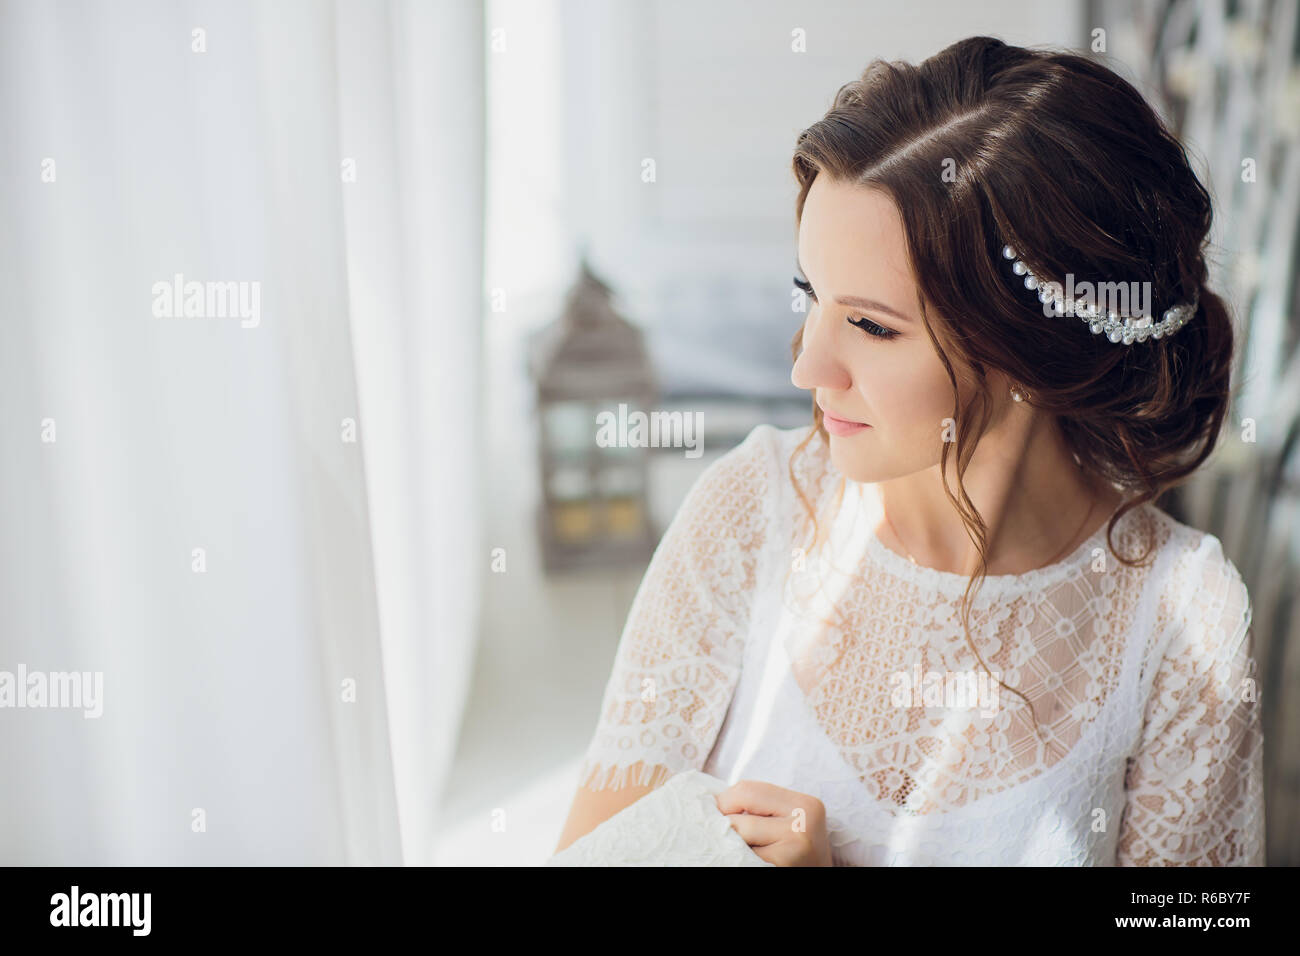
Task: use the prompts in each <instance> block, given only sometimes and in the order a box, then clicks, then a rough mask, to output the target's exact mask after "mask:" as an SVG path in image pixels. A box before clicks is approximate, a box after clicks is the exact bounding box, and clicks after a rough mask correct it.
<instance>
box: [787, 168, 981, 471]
mask: <svg viewBox="0 0 1300 956" xmlns="http://www.w3.org/2000/svg"><path fill="white" fill-rule="evenodd" d="M798 259H799V262H798V265H799V268H800V269H801V270H803V274H802V276H800V278H801V279H803V280H806V281H807V282H808V283H809V284H810V285H811V288H812V292H811V294H810V295H809V296H808V301H807V305H808V314H807V317H806V318H805V320H804V327H803V343H802V347H803V352H802V353H801V354H800V356H799V358H798V359H797V360H796V361H795V363H794V369H793V370H792V371H791V374H790V379H791V381H792V382H794V384H795V385H796V386H798V387H799V388H804V389H808V390H809V391H811V392H812V393H813V397H814V399H815V400H816V402H817V404H818V405H820V406H821V408H822V413H823V417H824V418H823V420H824V422H825V427H826V431H827V433H828V434H829V435H830V443H831V458H832V461H833V462H834V464H835V466H836V468H838V469H839V471H840V472H841V473H843V474H844V475H845V476H846V477H848V478H850V479H852V480H854V481H861V482H878V481H887V480H889V479H892V478H898V477H900V476H903V475H909V474H912V473H914V472H917V471H921V470H922V469H926V468H930V467H933V466H936V465H937V464H938V463H939V460H940V455H941V454H942V451H943V441H944V440H945V437H946V438H947V440H949V441H952V440H954V433H955V428H953V427H945V426H946V425H949V426H950V425H951V423H950V422H945V419H950V418H951V416H952V414H953V398H952V384H951V383H950V381H949V380H948V374H947V372H946V371H945V370H944V367H943V363H942V362H941V361H940V359H939V355H938V353H937V352H936V351H935V348H934V345H933V344H932V343H931V342H930V337H929V336H928V335H927V334H926V331H925V327H924V326H923V325H922V324H921V316H920V310H919V305H918V301H917V299H918V290H917V285H916V281H915V279H914V278H913V275H912V271H911V268H910V266H909V265H908V259H907V251H906V246H905V240H904V235H903V224H902V220H901V218H900V216H899V214H898V210H897V208H896V207H895V206H894V203H893V200H892V199H890V198H889V196H888V195H886V194H885V193H883V192H881V191H880V190H877V189H873V188H869V187H864V186H855V185H850V184H846V183H840V182H834V181H832V180H830V179H828V178H827V177H826V176H824V175H819V176H817V178H816V179H815V180H813V184H812V187H811V188H810V189H809V191H808V195H807V197H806V199H805V202H804V208H803V217H802V219H801V220H800V223H799V252H798ZM804 291H805V292H807V291H808V287H807V286H805V287H804ZM931 321H934V313H933V310H931ZM954 369H955V370H956V371H958V373H959V374H960V370H959V369H957V368H956V365H955V364H954ZM964 398H965V393H964V389H963V399H964ZM832 416H834V418H839V419H845V420H847V421H848V422H856V423H860V425H865V426H866V427H853V426H851V425H839V424H837V423H836V422H835V421H834V418H833V417H832Z"/></svg>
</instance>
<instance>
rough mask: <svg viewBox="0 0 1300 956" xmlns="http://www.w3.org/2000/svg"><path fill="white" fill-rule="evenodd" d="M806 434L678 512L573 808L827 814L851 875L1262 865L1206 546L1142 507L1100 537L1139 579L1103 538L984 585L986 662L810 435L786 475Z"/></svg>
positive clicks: (631, 625) (1211, 555)
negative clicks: (668, 783) (747, 780)
mask: <svg viewBox="0 0 1300 956" xmlns="http://www.w3.org/2000/svg"><path fill="white" fill-rule="evenodd" d="M806 435H807V429H802V428H801V429H789V430H778V429H775V428H771V427H770V426H760V427H759V428H756V429H755V430H754V431H753V432H752V433H751V434H750V436H749V437H748V438H747V439H746V440H745V442H744V443H742V444H741V445H740V446H738V447H737V448H735V449H732V450H731V451H729V452H728V453H727V454H725V455H723V456H722V457H721V458H720V459H719V460H717V461H715V462H713V463H712V464H711V465H710V466H709V467H708V468H707V469H706V470H705V472H704V473H703V474H702V475H701V477H700V479H699V480H698V481H697V482H696V484H695V486H694V487H693V488H692V490H691V492H690V494H689V495H688V496H687V500H686V502H685V503H684V504H683V506H682V508H681V509H680V510H679V512H678V514H677V516H676V518H675V519H674V521H673V523H672V525H671V526H670V528H669V530H668V532H667V533H666V534H665V536H664V539H663V541H661V543H660V546H659V548H658V550H657V551H656V553H655V556H654V558H653V559H652V561H651V564H650V567H649V568H648V569H647V572H646V575H645V578H644V579H643V581H642V584H641V588H640V589H639V590H638V593H637V596H636V599H635V600H634V602H633V607H632V610H631V612H630V614H629V617H628V622H627V625H626V628H625V630H624V633H623V638H622V640H621V642H620V644H619V649H618V653H617V656H616V661H615V666H614V670H613V673H612V674H611V677H610V681H609V683H608V685H607V686H606V690H605V696H604V700H603V703H602V710H601V715H600V720H599V725H598V727H597V731H596V734H595V736H594V737H593V740H592V742H591V745H590V747H589V748H588V752H587V754H586V759H585V761H584V765H583V772H582V782H583V783H584V784H585V785H587V786H589V787H592V788H596V789H600V788H604V787H619V786H623V785H625V784H626V783H630V782H635V783H642V784H651V785H653V786H658V785H659V784H660V783H662V782H664V781H665V780H666V779H667V778H668V777H669V776H670V775H673V774H679V773H682V772H683V771H687V770H692V769H705V770H706V771H708V772H711V773H715V774H718V775H719V776H725V777H728V778H730V779H732V780H735V779H742V778H744V777H754V778H756V779H768V780H769V782H772V783H776V784H778V785H780V786H786V787H789V788H791V789H796V790H800V791H802V792H806V793H812V794H814V795H816V796H818V797H819V799H821V800H822V801H823V802H824V803H825V804H826V806H827V811H828V826H829V828H830V829H831V839H832V844H833V846H834V848H835V857H836V862H837V863H844V864H852V863H857V864H875V863H880V864H890V863H894V864H907V863H924V862H940V863H944V862H958V863H960V862H998V861H1002V862H1008V863H1020V862H1033V863H1040V864H1041V863H1044V862H1046V863H1049V864H1050V863H1058V864H1071V863H1073V864H1080V863H1082V864H1101V865H1111V864H1119V865H1220V866H1222V865H1241V864H1260V863H1262V862H1263V796H1262V794H1263V788H1262V783H1263V781H1262V771H1263V768H1262V760H1263V758H1262V732H1261V729H1260V721H1259V713H1258V705H1257V703H1256V697H1257V694H1256V693H1255V678H1254V674H1253V657H1252V654H1253V644H1252V640H1251V633H1250V602H1249V596H1248V594H1247V593H1246V588H1245V586H1244V584H1243V583H1242V581H1241V578H1240V575H1239V574H1238V573H1237V571H1236V568H1235V567H1233V566H1232V564H1231V562H1229V561H1228V560H1227V559H1226V558H1225V557H1224V556H1223V553H1222V549H1221V547H1220V546H1219V542H1218V541H1217V539H1215V538H1214V537H1213V536H1210V535H1205V534H1202V533H1201V532H1198V531H1195V530H1193V529H1191V528H1188V527H1186V526H1184V525H1181V524H1179V523H1178V522H1176V521H1174V520H1173V519H1172V518H1170V517H1169V516H1168V515H1166V514H1165V513H1164V512H1162V511H1160V510H1159V509H1157V508H1154V507H1151V506H1149V505H1148V506H1144V507H1142V508H1138V509H1134V510H1133V511H1131V512H1129V513H1128V514H1126V515H1125V516H1124V517H1123V518H1122V519H1121V520H1120V521H1119V522H1118V523H1117V525H1116V528H1115V534H1114V536H1113V540H1114V542H1115V545H1116V549H1117V550H1118V552H1119V553H1120V554H1123V555H1126V556H1130V557H1134V556H1140V555H1141V554H1142V553H1143V551H1144V550H1145V549H1146V547H1147V546H1148V544H1150V545H1151V560H1149V561H1147V562H1146V563H1144V564H1141V565H1139V566H1136V567H1135V566H1130V565H1126V564H1124V563H1122V562H1121V561H1119V559H1118V558H1117V557H1116V555H1115V553H1114V552H1111V551H1110V549H1109V547H1108V545H1107V542H1106V534H1105V532H1106V526H1105V524H1103V525H1102V526H1101V527H1100V528H1099V529H1097V530H1096V531H1095V532H1094V533H1093V534H1092V535H1091V536H1090V537H1089V538H1088V539H1087V540H1086V541H1084V542H1083V544H1081V545H1080V546H1079V547H1078V548H1077V549H1076V550H1075V551H1074V552H1073V553H1072V554H1071V555H1069V556H1068V557H1066V558H1065V559H1063V560H1061V561H1059V562H1057V563H1054V564H1052V565H1049V566H1047V567H1045V568H1040V569H1037V570H1035V571H1030V572H1028V573H1026V574H1021V575H994V576H989V577H986V578H985V579H984V582H983V585H982V586H981V587H980V588H979V589H978V590H977V591H974V592H973V594H974V597H975V600H974V602H973V604H972V608H971V614H970V620H969V623H970V632H969V636H970V641H971V642H973V644H974V647H975V649H976V650H977V651H978V655H979V657H978V659H977V657H976V655H975V654H974V653H973V652H972V648H971V644H970V643H969V642H968V641H967V637H966V633H965V631H964V629H963V627H962V621H961V618H960V614H959V611H960V606H961V597H962V594H963V592H964V591H965V589H966V584H967V579H966V577H964V576H961V575H956V574H949V573H947V572H941V571H937V570H933V569H927V568H922V567H918V566H916V565H913V564H912V563H910V562H909V561H908V560H907V559H906V558H904V557H902V556H901V555H898V554H896V553H895V552H893V551H891V550H890V549H888V548H886V547H885V546H884V545H883V544H882V543H881V541H880V540H879V538H878V537H877V536H876V533H875V528H876V527H877V526H878V524H879V519H880V516H879V510H878V503H877V502H876V500H875V499H874V493H873V490H872V489H871V487H870V486H866V485H861V484H858V483H856V482H850V481H847V480H845V479H844V477H843V476H842V475H840V474H838V472H837V471H836V470H835V468H834V467H833V465H832V463H831V461H830V456H829V453H828V449H827V447H826V445H825V442H824V441H823V440H822V439H821V438H820V436H814V437H813V438H812V440H811V441H810V442H809V443H808V444H807V446H806V447H805V448H804V449H803V451H802V452H801V453H800V454H798V455H795V456H794V457H793V461H792V455H793V453H794V452H795V449H796V446H797V445H798V444H799V443H800V442H801V441H802V439H803V438H804V437H806ZM791 470H792V471H793V472H794V476H795V477H796V478H797V480H798V487H799V489H801V490H802V491H803V493H804V494H805V495H806V496H807V498H808V501H809V504H811V505H812V507H813V508H814V509H815V511H816V513H817V522H818V525H819V527H821V528H824V529H825V531H826V537H825V539H824V541H822V544H821V547H817V548H810V547H809V542H810V537H809V530H810V525H809V524H808V522H807V521H806V516H805V509H804V506H803V504H802V503H801V501H800V499H799V496H798V495H797V494H796V491H795V486H794V484H793V483H792V481H791V476H790V471H791ZM981 661H982V662H983V663H981ZM985 667H987V671H992V673H993V675H995V676H996V677H997V678H999V679H1000V681H1001V684H998V682H997V681H994V680H991V679H990V678H989V675H988V672H987V671H986V670H985ZM936 676H937V677H938V678H939V680H937V681H936V680H934V679H933V678H935V677H936ZM981 680H982V681H983V683H982V684H980V683H979V681H981ZM945 681H946V684H945V683H944V682H945ZM963 682H965V683H963ZM963 686H964V687H965V688H966V689H967V690H968V691H969V695H968V696H967V697H966V698H965V699H962V698H960V690H961V688H962V687H963ZM945 687H946V688H947V691H946V692H948V693H951V692H952V691H953V690H954V689H956V690H957V691H958V692H959V694H958V699H957V700H956V701H955V702H954V700H953V699H951V698H949V699H943V697H942V694H943V692H945ZM977 688H978V689H979V693H978V694H977V693H976V690H977ZM1009 688H1014V690H1015V691H1018V692H1019V693H1020V694H1023V695H1024V696H1025V697H1027V698H1028V699H1029V701H1030V702H1031V703H1032V706H1033V713H1032V714H1031V712H1030V709H1029V707H1027V706H1026V705H1025V703H1024V701H1022V700H1021V699H1020V697H1018V696H1017V695H1016V694H1015V693H1013V692H1012V690H1010V689H1009ZM909 689H910V690H912V691H914V693H912V694H911V696H910V697H908V692H909ZM932 692H933V693H932ZM900 695H902V696H901V698H900ZM927 695H930V696H927Z"/></svg>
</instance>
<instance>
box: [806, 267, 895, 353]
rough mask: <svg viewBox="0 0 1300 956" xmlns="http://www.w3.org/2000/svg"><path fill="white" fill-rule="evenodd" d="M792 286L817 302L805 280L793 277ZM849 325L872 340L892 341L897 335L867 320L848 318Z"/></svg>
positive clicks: (810, 285) (809, 283)
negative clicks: (858, 329)
mask: <svg viewBox="0 0 1300 956" xmlns="http://www.w3.org/2000/svg"><path fill="white" fill-rule="evenodd" d="M794 285H795V288H796V289H799V290H800V291H801V292H803V294H804V295H806V296H808V298H810V299H812V300H813V301H814V302H816V301H817V293H816V292H814V291H813V287H812V283H811V282H808V281H807V280H806V279H800V278H799V277H798V276H795V277H794ZM849 324H850V325H856V326H857V327H858V328H860V329H861V330H862V331H864V332H866V333H867V334H868V335H870V336H871V337H872V338H877V339H892V338H893V337H894V336H896V335H898V333H897V332H895V331H894V330H893V329H887V328H885V327H884V326H883V325H877V324H876V323H875V322H872V321H871V320H870V319H868V318H863V317H852V316H851V317H850V318H849Z"/></svg>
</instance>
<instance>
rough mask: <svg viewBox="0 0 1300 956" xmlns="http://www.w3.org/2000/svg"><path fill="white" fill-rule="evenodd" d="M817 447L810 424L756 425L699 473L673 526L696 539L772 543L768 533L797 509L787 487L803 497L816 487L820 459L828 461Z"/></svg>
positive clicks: (794, 498) (817, 443) (819, 442)
mask: <svg viewBox="0 0 1300 956" xmlns="http://www.w3.org/2000/svg"><path fill="white" fill-rule="evenodd" d="M810 435H811V437H810ZM805 439H809V440H808V441H807V442H806V443H805V441H804V440H805ZM817 446H823V447H824V442H822V441H821V439H820V437H819V436H818V435H816V434H812V430H811V427H810V426H800V427H796V428H777V427H775V426H773V425H769V424H762V425H756V426H755V427H754V428H753V429H751V430H750V432H749V434H748V435H746V437H745V438H744V439H743V440H742V441H741V442H740V443H739V444H737V445H734V446H732V447H731V448H728V449H727V450H726V451H724V452H723V453H722V454H720V455H718V456H717V457H716V458H714V459H713V460H712V461H710V462H709V463H708V464H707V465H706V466H705V467H704V469H703V470H702V471H701V472H700V473H699V474H698V476H697V477H696V478H695V480H694V482H693V483H692V484H691V486H690V490H689V491H688V492H687V494H686V497H685V499H684V500H683V502H682V505H681V507H680V508H679V509H678V512H677V517H676V518H675V519H674V524H676V525H680V526H684V528H683V530H685V528H689V529H690V531H689V533H690V534H692V535H693V536H696V537H699V536H705V537H709V538H714V539H721V538H731V539H736V540H739V541H745V542H748V543H749V544H758V543H760V542H762V541H765V540H774V539H775V538H774V536H772V535H769V533H768V532H769V530H770V529H772V528H773V527H774V526H775V525H776V524H779V523H781V522H782V521H783V519H784V518H785V516H786V515H787V513H789V512H791V511H792V510H793V509H794V508H795V507H796V504H795V503H796V502H797V500H798V499H797V497H796V494H795V492H794V491H793V490H792V485H795V484H797V486H798V487H799V489H800V490H801V491H802V492H803V493H804V494H808V493H809V488H810V486H813V485H815V484H816V479H817V477H818V474H819V471H820V469H819V467H818V465H819V460H820V459H824V458H825V457H827V456H826V455H824V454H819V452H818V448H817ZM792 475H793V476H794V480H793V481H792Z"/></svg>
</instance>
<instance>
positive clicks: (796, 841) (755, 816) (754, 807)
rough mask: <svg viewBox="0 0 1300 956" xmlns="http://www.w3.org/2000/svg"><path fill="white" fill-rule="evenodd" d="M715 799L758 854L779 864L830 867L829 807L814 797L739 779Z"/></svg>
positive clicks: (755, 781)
mask: <svg viewBox="0 0 1300 956" xmlns="http://www.w3.org/2000/svg"><path fill="white" fill-rule="evenodd" d="M714 800H715V801H716V802H717V804H718V809H719V810H721V811H722V812H723V813H724V814H725V815H726V817H727V819H728V821H729V822H730V823H731V826H732V829H734V830H735V831H736V832H737V833H739V834H740V835H741V837H743V838H744V840H745V842H746V843H748V844H749V845H750V847H752V848H753V850H754V852H755V853H757V854H758V855H759V857H761V858H762V859H764V860H766V861H767V862H768V863H772V864H775V865H776V866H831V865H832V864H831V843H830V838H829V837H828V836H827V835H826V808H825V807H824V806H823V805H822V802H821V801H820V800H818V799H817V798H816V797H813V796H809V795H808V794H806V793H798V792H797V791H794V790H786V789H785V788H784V787H778V786H776V785H775V784H770V783H764V782H763V781H761V780H741V781H740V782H739V783H735V784H733V785H731V786H730V787H728V788H727V789H726V790H723V791H722V792H721V793H717V794H714Z"/></svg>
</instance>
